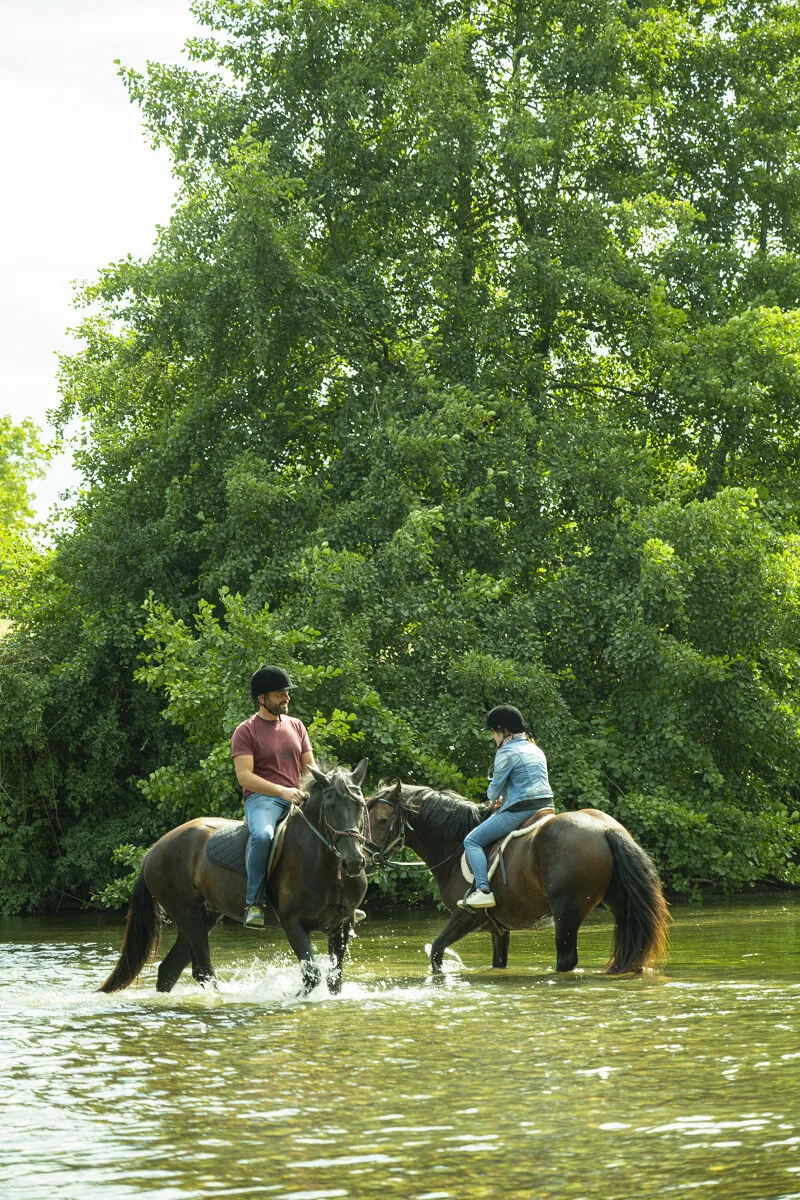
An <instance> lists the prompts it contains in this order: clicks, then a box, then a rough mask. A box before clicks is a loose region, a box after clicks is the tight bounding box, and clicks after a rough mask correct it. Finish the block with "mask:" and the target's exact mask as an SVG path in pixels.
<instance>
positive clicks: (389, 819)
mask: <svg viewBox="0 0 800 1200" xmlns="http://www.w3.org/2000/svg"><path fill="white" fill-rule="evenodd" d="M406 806H407V807H413V806H411V805H407V802H406V800H405V798H404V797H403V785H402V783H396V784H394V785H393V786H389V787H384V788H382V789H381V790H380V791H379V792H376V793H375V795H374V796H370V798H369V800H368V801H367V810H368V812H369V823H370V828H371V830H372V853H373V857H374V859H375V860H376V861H377V862H382V861H385V860H386V859H388V858H389V857H390V856H391V855H392V854H393V853H394V851H395V850H398V849H399V848H400V847H401V846H402V844H403V834H404V826H403V808H404V807H406Z"/></svg>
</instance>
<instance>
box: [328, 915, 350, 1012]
mask: <svg viewBox="0 0 800 1200" xmlns="http://www.w3.org/2000/svg"><path fill="white" fill-rule="evenodd" d="M352 932H353V927H352V925H350V924H349V923H348V924H345V925H342V927H341V929H337V930H336V931H335V932H334V933H332V934H331V935H330V936H329V938H328V954H330V956H331V958H332V959H333V966H332V967H331V969H330V971H329V972H328V978H327V983H328V991H329V992H330V993H331V995H333V996H336V995H338V994H339V992H340V991H341V990H342V979H343V964H344V956H345V954H346V953H347V944H348V942H349V941H350V935H351V933H352Z"/></svg>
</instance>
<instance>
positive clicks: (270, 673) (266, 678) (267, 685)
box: [250, 667, 294, 704]
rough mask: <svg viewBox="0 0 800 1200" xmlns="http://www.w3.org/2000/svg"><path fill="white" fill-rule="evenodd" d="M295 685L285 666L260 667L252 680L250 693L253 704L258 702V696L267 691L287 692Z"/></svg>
mask: <svg viewBox="0 0 800 1200" xmlns="http://www.w3.org/2000/svg"><path fill="white" fill-rule="evenodd" d="M290 687H294V684H293V683H292V681H291V679H290V678H289V676H288V675H287V674H286V672H285V671H284V669H283V667H259V668H258V670H257V671H256V672H255V674H254V675H253V678H252V679H251V680H250V695H251V696H252V697H253V704H257V703H258V697H259V696H263V695H264V693H265V692H285V691H288V689H289V688H290Z"/></svg>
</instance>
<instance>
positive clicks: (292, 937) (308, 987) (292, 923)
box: [283, 917, 322, 996]
mask: <svg viewBox="0 0 800 1200" xmlns="http://www.w3.org/2000/svg"><path fill="white" fill-rule="evenodd" d="M283 930H284V933H285V934H286V937H287V939H288V941H289V945H290V946H291V947H292V949H293V950H294V952H295V954H296V955H297V957H298V958H299V960H300V973H301V975H302V977H303V987H302V991H301V993H300V994H301V995H303V996H307V995H308V993H309V992H313V990H314V988H315V987H316V986H317V984H318V983H319V982H320V980H321V979H322V972H321V971H320V969H319V967H318V966H317V964H316V963H315V962H314V948H313V946H312V945H311V935H310V934H309V932H308V930H306V929H304V928H303V926H302V925H301V923H300V921H299V919H298V918H297V917H290V918H289V919H288V920H285V921H284V922H283Z"/></svg>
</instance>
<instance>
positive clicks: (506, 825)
mask: <svg viewBox="0 0 800 1200" xmlns="http://www.w3.org/2000/svg"><path fill="white" fill-rule="evenodd" d="M542 807H544V805H543V806H542ZM530 815H531V813H530V812H508V811H506V812H502V811H500V812H496V813H492V815H491V816H490V817H487V818H486V820H485V821H481V823H480V825H477V826H476V827H475V828H474V829H473V830H472V832H471V833H468V834H467V836H466V837H465V838H464V851H465V853H466V856H467V862H468V863H469V869H470V870H471V871H472V874H473V875H474V876H475V887H476V888H481V889H482V890H483V891H485V892H488V891H489V890H490V888H489V861H488V858H487V856H486V850H485V847H486V846H491V844H492V842H499V841H500V839H501V838H504V837H506V836H507V835H508V834H509V833H513V832H514V830H515V829H519V827H520V825H522V823H523V822H524V821H527V819H528V817H529V816H530Z"/></svg>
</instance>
